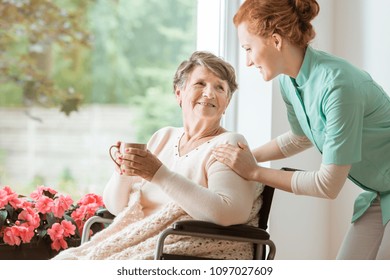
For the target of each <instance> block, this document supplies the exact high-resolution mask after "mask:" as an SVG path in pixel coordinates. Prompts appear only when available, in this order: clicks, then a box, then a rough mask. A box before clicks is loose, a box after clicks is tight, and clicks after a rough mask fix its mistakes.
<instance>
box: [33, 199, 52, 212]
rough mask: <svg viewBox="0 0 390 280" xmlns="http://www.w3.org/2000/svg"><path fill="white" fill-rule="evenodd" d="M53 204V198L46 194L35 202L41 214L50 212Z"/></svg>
mask: <svg viewBox="0 0 390 280" xmlns="http://www.w3.org/2000/svg"><path fill="white" fill-rule="evenodd" d="M53 205H54V202H53V199H51V198H49V197H47V196H44V195H43V196H41V197H40V198H39V199H38V201H37V203H36V204H35V206H36V208H37V209H38V211H39V212H40V213H42V214H45V213H49V212H51V209H52V207H53Z"/></svg>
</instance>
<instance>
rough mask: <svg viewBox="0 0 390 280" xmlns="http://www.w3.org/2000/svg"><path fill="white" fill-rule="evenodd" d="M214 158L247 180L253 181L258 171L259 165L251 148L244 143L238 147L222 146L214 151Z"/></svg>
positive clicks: (238, 144)
mask: <svg viewBox="0 0 390 280" xmlns="http://www.w3.org/2000/svg"><path fill="white" fill-rule="evenodd" d="M213 155H214V157H215V158H216V159H217V160H218V161H219V162H222V163H224V164H226V165H227V166H229V167H230V168H231V169H233V170H234V171H235V172H236V173H237V174H238V175H240V176H241V177H243V178H244V179H246V180H249V181H253V180H254V178H255V177H256V172H257V171H258V167H259V166H258V164H257V162H256V159H255V157H254V156H253V154H252V152H251V151H250V149H249V147H248V146H247V145H245V144H242V143H240V142H239V143H237V146H233V145H230V144H221V145H219V146H217V147H216V148H214V149H213Z"/></svg>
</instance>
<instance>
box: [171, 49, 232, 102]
mask: <svg viewBox="0 0 390 280" xmlns="http://www.w3.org/2000/svg"><path fill="white" fill-rule="evenodd" d="M196 66H204V67H206V68H207V69H209V70H210V71H211V72H213V73H214V74H215V75H216V76H217V77H218V78H220V79H221V80H224V81H227V83H228V86H229V92H228V94H229V98H231V97H232V95H233V93H234V92H235V91H236V90H237V88H238V85H237V82H236V73H235V71H234V68H233V66H231V65H230V64H229V63H228V62H226V61H225V60H223V59H222V58H220V57H218V56H216V55H214V54H212V53H210V52H205V51H196V52H194V53H193V54H192V55H191V57H190V58H189V59H188V60H185V61H183V62H182V63H181V64H180V65H179V67H178V68H177V70H176V73H175V76H174V78H173V90H174V91H175V90H176V88H177V87H178V88H183V87H184V86H185V84H186V81H187V78H188V76H189V75H190V74H191V73H192V71H193V70H194V69H195V67H196Z"/></svg>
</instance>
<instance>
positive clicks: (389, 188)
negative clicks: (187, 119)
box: [214, 0, 390, 259]
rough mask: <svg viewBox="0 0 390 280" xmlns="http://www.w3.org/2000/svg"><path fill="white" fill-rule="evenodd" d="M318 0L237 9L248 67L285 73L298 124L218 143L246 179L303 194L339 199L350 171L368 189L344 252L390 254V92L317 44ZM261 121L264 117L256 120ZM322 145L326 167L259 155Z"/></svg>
mask: <svg viewBox="0 0 390 280" xmlns="http://www.w3.org/2000/svg"><path fill="white" fill-rule="evenodd" d="M318 13H319V5H318V3H317V2H316V1H315V0H246V1H245V2H244V3H243V4H242V5H241V7H240V8H239V10H238V12H237V13H236V15H235V16H234V24H235V26H236V27H237V31H238V37H239V41H240V44H241V46H242V48H243V49H244V50H245V52H246V64H247V66H249V67H250V66H254V67H256V68H257V69H258V70H259V72H260V73H261V75H262V76H263V78H264V80H265V81H270V80H272V79H274V78H275V77H277V76H278V78H279V82H280V88H281V94H282V97H283V100H284V102H285V104H286V107H287V114H288V120H289V123H290V126H291V130H290V131H289V132H287V133H285V134H283V135H280V136H279V137H277V138H276V139H274V140H272V141H270V142H269V143H267V144H265V145H263V146H260V147H258V148H256V149H254V150H253V151H250V150H249V149H248V146H246V145H244V144H242V143H238V144H237V145H236V146H234V145H231V144H224V145H220V146H219V147H218V148H216V149H214V156H215V157H216V158H217V160H218V161H220V162H223V163H225V164H227V165H228V166H230V167H231V168H232V169H233V170H234V171H235V172H236V173H238V174H239V175H241V176H242V177H243V178H245V179H247V180H252V181H258V182H261V183H263V184H268V185H271V186H274V187H275V188H277V189H280V190H284V191H287V192H292V193H294V194H297V195H308V196H315V197H322V198H327V199H334V198H336V197H337V195H338V193H339V192H340V190H341V188H342V187H343V185H344V183H345V181H346V179H347V178H349V179H350V180H351V181H352V182H354V183H355V184H356V185H357V186H358V187H360V188H362V189H363V190H364V192H362V193H361V194H360V195H359V196H358V197H357V199H356V201H355V205H354V213H353V217H352V224H351V226H350V229H349V231H348V233H347V235H346V237H345V239H344V241H343V244H342V246H341V248H340V250H339V253H338V255H337V258H338V259H390V225H389V220H390V98H389V96H388V95H387V94H386V92H384V90H383V89H382V88H381V87H380V86H379V85H378V84H377V83H376V82H375V81H373V80H372V78H371V77H370V75H369V74H368V73H366V72H364V71H362V70H361V69H359V68H357V67H355V66H353V65H351V64H350V63H349V62H347V61H345V60H343V59H341V58H338V57H335V56H333V55H330V54H328V53H325V52H322V51H319V50H316V49H314V48H312V47H311V46H310V45H309V43H310V41H311V40H312V39H313V38H314V36H315V31H314V29H313V26H312V24H311V20H313V18H315V17H316V16H317V14H318ZM254 121H256V120H254ZM312 145H314V146H315V147H316V148H317V149H318V150H319V151H320V152H321V154H322V164H321V166H320V168H319V170H318V171H295V172H289V171H282V170H275V169H270V168H265V167H262V166H260V165H258V164H257V162H266V161H270V160H276V159H281V158H285V157H289V156H292V155H294V154H296V153H298V152H302V151H303V150H305V149H307V148H309V147H311V146H312Z"/></svg>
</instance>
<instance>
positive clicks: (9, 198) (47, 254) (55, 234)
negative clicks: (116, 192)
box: [0, 186, 104, 259]
mask: <svg viewBox="0 0 390 280" xmlns="http://www.w3.org/2000/svg"><path fill="white" fill-rule="evenodd" d="M100 208H104V204H103V199H102V197H101V196H99V195H96V194H86V195H84V196H83V197H82V198H81V199H80V200H79V201H78V202H77V203H76V204H74V202H73V199H72V198H71V197H70V196H69V195H63V194H60V193H58V192H57V191H56V190H54V189H52V188H50V187H47V186H39V187H37V189H36V190H35V191H33V192H32V193H31V194H30V196H28V197H26V196H21V195H18V194H17V193H15V192H14V191H13V190H12V189H11V188H10V187H9V186H5V187H3V188H2V189H0V259H35V258H36V259H47V258H51V257H53V256H55V255H56V254H57V253H58V252H59V251H60V250H63V249H66V248H68V247H73V246H78V245H79V244H80V238H81V233H82V230H83V227H84V223H85V222H86V221H87V219H89V218H90V217H92V216H93V215H95V212H96V211H97V210H98V209H100ZM96 231H97V230H96V229H95V232H96ZM91 234H93V233H91ZM42 252H43V253H42Z"/></svg>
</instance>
